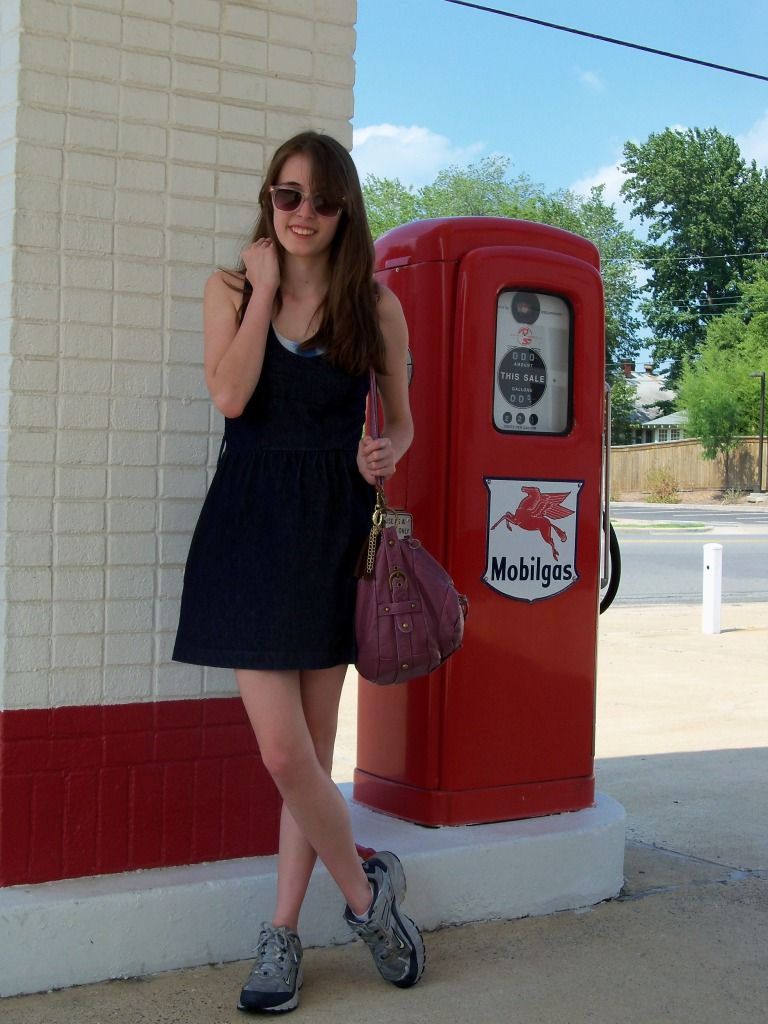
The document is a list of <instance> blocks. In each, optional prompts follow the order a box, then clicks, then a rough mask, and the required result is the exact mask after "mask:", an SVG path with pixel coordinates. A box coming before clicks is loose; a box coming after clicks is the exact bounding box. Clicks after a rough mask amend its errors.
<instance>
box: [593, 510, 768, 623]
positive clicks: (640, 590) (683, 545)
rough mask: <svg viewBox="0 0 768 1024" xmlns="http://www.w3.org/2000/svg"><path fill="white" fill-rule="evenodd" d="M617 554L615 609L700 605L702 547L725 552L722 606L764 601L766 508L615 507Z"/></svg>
mask: <svg viewBox="0 0 768 1024" xmlns="http://www.w3.org/2000/svg"><path fill="white" fill-rule="evenodd" d="M612 518H613V521H614V528H615V530H616V535H617V537H618V541H619V546H620V549H621V563H622V573H621V583H620V585H619V590H618V593H617V595H616V598H615V602H614V603H615V604H616V605H632V604H634V605H651V604H669V603H698V602H699V601H701V599H702V584H703V565H704V546H705V545H706V544H712V543H715V544H721V545H722V547H723V560H722V567H723V576H722V600H723V603H740V602H745V601H748V602H749V601H765V600H768V509H755V508H749V507H745V508H741V507H733V506H731V507H729V508H717V507H714V508H709V507H705V508H702V507H699V508H680V507H675V506H653V507H651V508H649V507H647V506H645V507H642V508H637V507H635V508H626V507H623V508H614V509H613V510H612Z"/></svg>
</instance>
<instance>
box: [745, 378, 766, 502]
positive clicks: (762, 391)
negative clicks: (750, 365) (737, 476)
mask: <svg viewBox="0 0 768 1024" xmlns="http://www.w3.org/2000/svg"><path fill="white" fill-rule="evenodd" d="M749 376H750V377H759V378H760V439H759V441H758V444H757V490H758V491H759V493H760V494H762V493H763V432H764V429H765V370H758V371H757V372H755V373H750V375H749Z"/></svg>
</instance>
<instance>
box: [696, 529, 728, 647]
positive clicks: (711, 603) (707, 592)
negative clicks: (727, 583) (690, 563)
mask: <svg viewBox="0 0 768 1024" xmlns="http://www.w3.org/2000/svg"><path fill="white" fill-rule="evenodd" d="M702 590H703V603H702V609H701V631H702V633H719V632H720V605H721V602H722V594H723V545H722V544H705V545H704V582H703V588H702Z"/></svg>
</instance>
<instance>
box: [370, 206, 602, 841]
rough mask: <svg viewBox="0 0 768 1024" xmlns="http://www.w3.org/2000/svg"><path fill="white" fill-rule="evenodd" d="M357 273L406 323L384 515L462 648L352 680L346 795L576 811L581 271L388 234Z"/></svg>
mask: <svg viewBox="0 0 768 1024" xmlns="http://www.w3.org/2000/svg"><path fill="white" fill-rule="evenodd" d="M376 276H377V279H378V280H380V281H382V282H383V283H385V284H387V285H388V286H389V287H390V288H392V290H393V291H394V292H395V293H396V294H397V295H398V297H399V298H400V301H401V302H402V304H403V308H404V310H405V315H406V318H407V320H408V324H409V329H410V337H411V353H412V361H413V365H412V380H411V392H410V394H411V406H412V408H413V414H414V423H415V437H416V440H415V443H414V445H413V447H412V449H411V451H410V452H409V453H408V455H407V456H406V457H405V458H404V459H403V460H402V461H401V463H400V464H399V466H398V469H397V473H396V474H395V476H394V477H393V478H392V481H391V482H390V484H389V485H388V498H389V500H390V504H391V505H392V506H393V507H400V506H403V507H405V508H407V509H408V511H409V512H411V513H413V516H414V532H415V533H416V535H417V536H418V537H419V538H420V539H421V540H422V541H423V543H424V544H425V545H426V547H427V548H428V549H429V550H431V551H432V552H433V553H434V554H435V555H436V557H438V558H439V559H440V560H441V561H442V562H443V564H444V565H445V566H446V568H447V569H448V571H449V572H450V573H451V575H452V576H453V577H454V579H455V581H456V584H457V586H458V588H459V589H460V590H462V591H463V592H464V593H466V594H467V595H468V596H469V601H470V615H469V618H468V620H467V624H466V634H465V644H464V647H463V649H462V650H461V651H459V652H458V653H457V654H456V655H455V656H454V657H453V658H451V659H450V660H449V661H448V662H447V663H446V664H445V665H444V666H443V667H442V668H441V669H440V670H438V671H437V672H435V673H433V674H432V675H430V676H428V677H425V678H423V679H419V680H415V681H412V682H411V683H408V684H407V685H405V686H399V687H388V688H387V687H376V686H373V685H371V684H370V683H367V682H365V681H361V683H360V692H359V705H358V707H359V710H358V753H357V768H356V771H355V784H354V796H355V799H356V800H358V801H360V802H362V803H364V804H367V805H369V806H371V807H374V808H376V809H379V810H382V811H385V812H387V813H390V814H392V815H395V816H397V817H401V818H405V819H408V820H410V821H414V822H419V823H422V824H426V825H456V824H468V823H479V822H488V821H500V820H508V819H513V818H525V817H535V816H539V815H546V814H552V813H556V812H560V811H572V810H578V809H581V808H583V807H587V806H589V805H590V804H591V803H592V802H593V796H594V775H593V757H594V745H593V736H594V707H595V668H596V648H597V618H598V602H599V586H600V568H601V566H600V545H601V540H600V533H601V490H602V473H601V467H602V445H603V427H604V326H603V322H604V318H603V293H602V283H601V279H600V273H599V256H598V253H597V250H596V249H595V247H594V246H593V245H592V244H591V243H590V242H588V241H586V240H585V239H583V238H580V237H578V236H576V235H573V234H570V233H569V232H565V231H561V230H559V229H556V228H551V227H547V226H544V225H539V224H533V223H529V222H524V221H513V220H504V219H497V218H450V219H446V220H433V221H421V222H417V223H413V224H409V225H406V226H404V227H401V228H396V229H395V230H393V231H390V232H388V233H387V234H386V235H384V236H383V237H382V238H381V239H380V240H379V242H378V243H377V246H376Z"/></svg>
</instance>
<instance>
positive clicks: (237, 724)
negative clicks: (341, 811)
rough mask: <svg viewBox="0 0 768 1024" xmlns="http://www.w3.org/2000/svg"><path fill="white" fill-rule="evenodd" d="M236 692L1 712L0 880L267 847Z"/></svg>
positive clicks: (266, 815)
mask: <svg viewBox="0 0 768 1024" xmlns="http://www.w3.org/2000/svg"><path fill="white" fill-rule="evenodd" d="M279 814H280V798H279V796H278V794H277V791H276V790H275V788H274V785H273V783H272V780H271V779H270V778H269V775H268V774H267V772H266V771H265V769H264V766H263V764H262V762H261V758H260V756H259V753H258V748H257V746H256V741H255V739H254V737H253V733H252V731H251V729H250V726H249V725H248V721H247V718H246V716H245V711H244V709H243V705H242V702H241V701H240V699H239V698H237V697H235V698H222V699H212V700H187V701H162V702H158V703H148V704H122V705H110V706H105V707H66V708H45V709H40V710H29V711H0V885H20V884H31V883H36V882H48V881H53V880H55V879H60V878H74V877H79V876H82V875H98V874H111V873H114V872H120V871H133V870H137V869H139V868H153V867H168V866H171V865H178V864H195V863H199V862H201V861H206V860H225V859H228V858H232V857H251V856H260V855H264V854H272V853H274V852H275V851H276V850H277V839H278V823H279Z"/></svg>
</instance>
